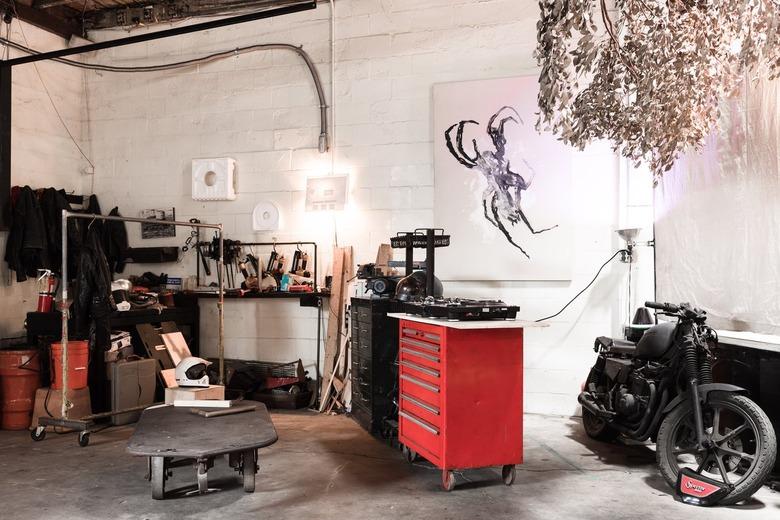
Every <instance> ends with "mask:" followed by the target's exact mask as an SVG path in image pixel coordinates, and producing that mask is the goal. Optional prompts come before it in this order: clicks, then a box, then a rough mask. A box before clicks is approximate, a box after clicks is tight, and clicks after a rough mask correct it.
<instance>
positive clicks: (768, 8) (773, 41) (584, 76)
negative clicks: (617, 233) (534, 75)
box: [536, 0, 780, 178]
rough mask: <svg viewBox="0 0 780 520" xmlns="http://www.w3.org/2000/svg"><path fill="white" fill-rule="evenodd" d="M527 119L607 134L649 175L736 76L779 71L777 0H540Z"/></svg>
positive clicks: (561, 129)
mask: <svg viewBox="0 0 780 520" xmlns="http://www.w3.org/2000/svg"><path fill="white" fill-rule="evenodd" d="M539 5H540V7H541V19H540V20H539V22H538V24H537V31H538V43H537V49H536V59H537V62H538V63H539V65H540V66H541V68H542V70H541V74H540V76H539V87H540V90H539V110H540V117H539V121H538V122H537V128H539V129H540V130H551V131H552V132H553V133H555V134H557V135H558V136H559V137H560V138H561V139H562V140H563V141H564V142H565V143H567V144H570V145H573V146H576V147H578V148H582V147H584V146H585V145H586V144H588V143H590V142H591V141H593V140H595V139H608V140H609V141H611V143H612V144H613V146H614V148H615V150H616V151H617V152H619V153H621V154H622V155H624V156H625V157H628V158H630V159H631V160H633V161H634V162H636V163H638V162H642V161H649V165H650V167H651V168H652V170H653V172H654V174H655V176H656V178H657V177H659V176H660V175H662V174H663V172H665V171H667V170H668V169H669V168H671V166H672V164H673V163H674V161H675V159H676V158H677V156H678V154H680V153H681V152H683V151H685V150H686V149H689V148H690V147H698V146H700V145H701V144H702V143H703V141H704V139H705V138H706V137H707V135H708V134H709V133H710V132H711V131H712V129H713V127H714V125H716V124H717V121H718V117H719V115H720V102H721V101H722V100H723V99H724V98H726V97H729V96H731V95H733V94H735V93H736V92H738V90H739V88H740V86H741V84H742V82H743V81H744V80H745V79H746V78H751V77H752V78H756V77H760V76H764V75H767V76H769V77H770V78H773V77H777V76H778V75H780V0H614V5H609V4H607V2H606V0H541V1H540V2H539Z"/></svg>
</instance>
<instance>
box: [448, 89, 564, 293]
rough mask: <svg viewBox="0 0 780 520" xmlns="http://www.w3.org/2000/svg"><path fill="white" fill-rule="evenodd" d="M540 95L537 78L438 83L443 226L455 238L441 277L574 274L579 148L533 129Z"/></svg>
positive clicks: (532, 277)
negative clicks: (574, 177) (575, 152)
mask: <svg viewBox="0 0 780 520" xmlns="http://www.w3.org/2000/svg"><path fill="white" fill-rule="evenodd" d="M537 92H538V85H537V80H536V78H535V77H521V78H508V79H497V80H487V81H470V82H460V83H446V84H439V85H435V86H434V90H433V101H434V161H435V206H434V208H435V223H436V227H440V228H444V230H445V232H446V233H447V234H449V235H451V236H452V243H451V245H450V247H449V248H447V249H442V250H439V252H438V254H437V256H436V274H437V276H438V277H439V278H441V279H442V280H569V279H571V266H572V262H573V259H572V256H571V242H572V215H571V210H570V208H571V169H572V154H571V151H570V149H569V148H568V147H566V146H565V145H563V144H562V143H560V142H559V141H557V140H556V139H555V137H553V136H552V134H547V133H546V134H541V135H540V134H539V133H537V131H536V130H535V128H534V123H535V122H536V111H537V106H536V96H537ZM504 107H506V108H504ZM502 108H503V110H502ZM496 114H498V115H497V116H496ZM494 116H496V117H495V120H494V123H493V124H492V125H489V122H490V120H491V118H493V117H494ZM510 117H511V119H508V118H510ZM502 120H504V125H503V132H502V127H501V121H502ZM461 128H462V138H461V139H459V136H458V133H459V130H460V129H461ZM448 130H450V131H449V135H450V143H449V144H448V139H447V131H448ZM504 140H505V143H504ZM502 144H503V149H504V150H503V154H502V150H501V148H502ZM475 145H476V149H477V150H478V152H479V153H477V151H475ZM456 156H457V158H456ZM523 182H524V183H525V184H526V189H521V188H522V187H521V184H522V183H523ZM518 199H519V202H518ZM483 204H484V206H485V207H487V214H488V215H487V217H489V219H490V220H488V218H486V215H485V207H483ZM496 215H498V218H496ZM524 217H525V219H527V221H528V223H526V222H525V221H524ZM500 227H503V228H504V230H505V231H502V230H501V229H500ZM548 228H549V229H548ZM531 229H533V230H534V231H536V233H533V232H532V231H531ZM545 229H546V230H545ZM507 235H508V236H507ZM510 240H511V241H510ZM513 243H514V244H513Z"/></svg>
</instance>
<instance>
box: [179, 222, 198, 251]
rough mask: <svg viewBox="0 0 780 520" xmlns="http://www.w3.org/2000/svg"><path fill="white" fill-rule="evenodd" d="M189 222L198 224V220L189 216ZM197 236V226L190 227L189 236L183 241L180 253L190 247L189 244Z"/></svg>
mask: <svg viewBox="0 0 780 520" xmlns="http://www.w3.org/2000/svg"><path fill="white" fill-rule="evenodd" d="M190 224H200V220H198V219H196V218H191V219H190ZM197 236H198V228H192V231H190V236H188V237H187V240H185V241H184V245H183V246H182V248H181V252H182V253H186V252H187V251H189V250H190V248H191V247H192V246H191V244H192V241H193V240H194V239H195V238H197Z"/></svg>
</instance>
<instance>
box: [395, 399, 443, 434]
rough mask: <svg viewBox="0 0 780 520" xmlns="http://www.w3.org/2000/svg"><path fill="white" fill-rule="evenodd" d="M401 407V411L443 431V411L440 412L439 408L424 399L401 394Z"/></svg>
mask: <svg viewBox="0 0 780 520" xmlns="http://www.w3.org/2000/svg"><path fill="white" fill-rule="evenodd" d="M399 407H400V410H401V411H403V412H408V413H410V414H412V415H414V416H415V417H419V418H420V419H422V420H423V421H425V422H426V423H428V424H430V425H431V426H435V427H436V428H438V429H441V426H442V419H441V410H439V407H438V406H433V405H432V404H429V403H426V402H424V401H423V400H422V399H418V398H416V397H414V396H411V395H407V394H404V393H401V394H400V396H399Z"/></svg>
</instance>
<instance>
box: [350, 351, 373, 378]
mask: <svg viewBox="0 0 780 520" xmlns="http://www.w3.org/2000/svg"><path fill="white" fill-rule="evenodd" d="M356 376H357V377H363V378H366V379H371V360H370V359H366V358H363V357H358V356H353V357H352V377H356Z"/></svg>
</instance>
